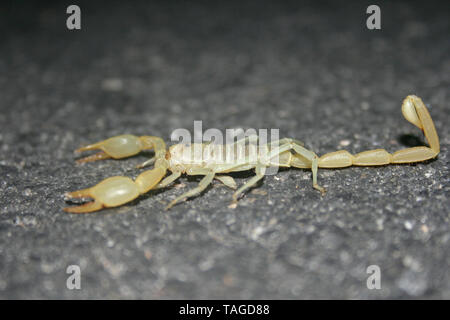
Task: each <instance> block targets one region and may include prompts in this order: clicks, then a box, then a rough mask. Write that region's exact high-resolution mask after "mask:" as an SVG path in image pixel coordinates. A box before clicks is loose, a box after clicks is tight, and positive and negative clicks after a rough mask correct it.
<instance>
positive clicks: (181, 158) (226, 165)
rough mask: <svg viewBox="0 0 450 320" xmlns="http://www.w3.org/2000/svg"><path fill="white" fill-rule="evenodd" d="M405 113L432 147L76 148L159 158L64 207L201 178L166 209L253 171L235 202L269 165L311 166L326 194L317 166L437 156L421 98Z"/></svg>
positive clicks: (152, 142)
mask: <svg viewBox="0 0 450 320" xmlns="http://www.w3.org/2000/svg"><path fill="white" fill-rule="evenodd" d="M402 113H403V116H404V117H405V118H406V120H408V121H409V122H411V123H412V124H414V125H415V126H416V127H418V128H419V129H421V130H422V131H423V132H424V134H425V138H426V139H427V141H428V143H429V147H426V146H421V147H413V148H407V149H403V150H399V151H397V152H394V153H393V154H390V153H388V152H387V151H386V150H384V149H375V150H369V151H364V152H361V153H358V154H356V155H352V154H350V153H349V152H348V151H345V150H340V151H335V152H331V153H327V154H325V155H323V156H321V157H318V156H317V155H316V154H315V153H314V152H312V151H310V150H308V149H306V148H305V147H304V146H303V143H301V142H300V141H298V140H295V139H290V138H284V139H281V140H279V141H276V143H274V142H271V143H269V144H265V145H263V146H258V147H257V149H256V153H255V155H256V157H250V156H249V153H250V152H249V150H250V149H249V148H250V146H249V145H248V144H247V145H245V148H247V149H245V150H244V156H243V157H232V158H231V159H228V158H227V157H225V155H226V154H227V152H228V151H230V150H231V149H230V148H232V149H233V150H234V148H236V145H237V144H238V143H239V141H238V142H236V143H234V144H231V145H224V146H221V145H215V144H190V145H184V144H175V145H173V146H171V147H170V148H169V150H166V144H165V143H164V141H163V140H162V139H161V138H159V137H154V136H141V137H136V136H133V135H129V134H127V135H121V136H117V137H112V138H109V139H107V140H104V141H101V142H98V143H95V144H92V145H88V146H86V147H83V148H80V149H78V150H77V151H88V150H96V149H99V150H101V151H100V152H98V153H96V154H94V155H91V156H88V157H86V158H83V159H80V160H78V161H77V162H79V163H84V162H90V161H96V160H102V159H108V158H114V159H121V158H126V157H130V156H133V155H135V154H137V153H139V152H140V151H142V150H147V149H153V150H154V153H155V156H154V157H153V158H151V159H150V160H148V161H146V162H144V163H142V164H141V165H139V166H138V167H139V168H143V167H145V166H148V165H151V164H154V168H153V169H151V170H146V171H144V172H142V173H141V174H140V175H139V176H138V177H137V178H136V179H135V180H134V181H133V180H132V179H131V178H128V177H124V176H116V177H111V178H108V179H105V180H103V181H102V182H100V183H99V184H97V185H96V186H94V187H92V188H88V189H83V190H78V191H74V192H69V193H67V194H66V196H67V197H68V198H69V199H70V198H84V197H90V198H92V199H93V201H91V202H87V203H85V204H83V205H80V206H76V207H67V208H65V209H64V210H65V211H67V212H73V213H84V212H92V211H97V210H100V209H102V208H103V207H116V206H120V205H122V204H125V203H127V202H130V201H132V200H134V199H136V198H137V197H138V196H139V195H141V194H144V193H146V192H148V191H149V190H152V189H157V188H164V187H166V186H168V185H169V184H171V183H172V182H174V181H175V180H176V179H178V178H179V177H180V176H181V174H187V175H200V176H203V178H202V180H201V181H200V183H199V184H198V186H197V187H196V188H194V189H192V190H189V191H187V192H186V193H184V194H182V195H181V196H179V197H177V198H175V199H174V200H173V201H171V202H170V204H169V205H168V206H167V207H166V208H167V209H168V208H170V207H172V206H173V205H174V204H176V203H177V202H179V201H182V200H185V199H187V198H189V197H192V196H195V195H198V194H199V193H201V192H202V191H203V190H205V189H206V187H207V186H208V185H209V184H210V183H211V181H212V180H213V179H217V180H219V181H221V182H222V183H223V184H225V185H226V186H228V187H230V188H232V189H237V187H236V182H235V181H234V179H233V178H232V177H231V176H229V175H226V173H230V172H236V171H244V170H250V169H255V173H256V175H255V176H254V177H252V178H251V179H250V180H248V181H247V182H246V183H245V184H244V185H243V186H242V187H240V188H239V189H238V190H237V191H235V192H234V194H233V202H236V201H237V200H238V198H239V196H240V195H241V194H242V193H243V192H244V191H246V190H247V189H249V188H250V187H252V186H254V185H255V184H256V183H257V182H258V181H259V180H261V179H262V178H263V177H264V174H265V172H266V169H267V168H268V167H271V166H279V167H296V168H306V169H311V170H312V178H313V187H314V188H315V189H317V190H319V191H320V192H321V193H322V194H324V193H325V189H324V188H322V187H320V186H319V185H318V183H317V169H318V168H319V167H320V168H342V167H349V166H352V165H355V166H379V165H386V164H390V163H413V162H420V161H425V160H428V159H432V158H434V157H436V156H437V155H438V154H439V151H440V147H439V138H438V135H437V133H436V129H435V127H434V123H433V120H432V119H431V117H430V114H429V113H428V110H427V108H426V106H425V105H424V103H423V102H422V100H421V99H420V98H419V97H417V96H413V95H411V96H408V97H406V98H405V100H404V101H403V104H402ZM205 153H206V154H207V155H208V157H207V160H205ZM224 159H225V160H224ZM219 160H220V161H219ZM167 170H169V171H171V174H170V175H169V176H167V177H166V178H164V177H165V175H166V173H167ZM163 178H164V179H163Z"/></svg>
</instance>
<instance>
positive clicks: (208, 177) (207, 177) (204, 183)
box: [166, 169, 215, 210]
mask: <svg viewBox="0 0 450 320" xmlns="http://www.w3.org/2000/svg"><path fill="white" fill-rule="evenodd" d="M186 173H187V174H188V175H204V177H203V179H202V180H201V181H200V183H199V184H198V186H197V187H196V188H194V189H191V190H189V191H187V192H185V193H183V194H182V195H181V196H179V197H177V198H175V199H174V200H172V201H171V202H170V203H169V205H168V206H167V207H166V210H168V209H170V208H172V207H173V206H174V205H175V204H176V203H178V202H180V201H182V200H186V199H187V198H190V197H193V196H195V195H198V194H199V193H201V192H202V191H203V190H205V189H206V187H208V185H209V184H210V183H211V181H212V180H213V179H214V175H215V172H214V171H212V170H210V169H189V170H187V171H186Z"/></svg>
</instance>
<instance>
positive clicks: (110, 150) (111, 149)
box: [76, 134, 148, 163]
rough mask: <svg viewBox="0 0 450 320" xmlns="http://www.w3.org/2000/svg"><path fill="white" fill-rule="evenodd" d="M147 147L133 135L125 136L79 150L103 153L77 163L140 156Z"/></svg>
mask: <svg viewBox="0 0 450 320" xmlns="http://www.w3.org/2000/svg"><path fill="white" fill-rule="evenodd" d="M147 147H148V146H146V145H145V144H144V143H143V142H142V139H141V138H139V137H136V136H133V135H131V134H123V135H120V136H116V137H112V138H109V139H106V140H103V141H100V142H97V143H93V144H90V145H87V146H85V147H81V148H79V149H77V150H76V152H83V151H91V150H101V152H99V153H97V154H94V155H91V156H88V157H86V158H82V159H79V160H78V161H77V162H78V163H84V162H90V161H96V160H103V159H108V158H114V159H121V158H126V157H130V156H133V155H135V154H138V153H139V152H140V151H141V150H143V149H145V148H147Z"/></svg>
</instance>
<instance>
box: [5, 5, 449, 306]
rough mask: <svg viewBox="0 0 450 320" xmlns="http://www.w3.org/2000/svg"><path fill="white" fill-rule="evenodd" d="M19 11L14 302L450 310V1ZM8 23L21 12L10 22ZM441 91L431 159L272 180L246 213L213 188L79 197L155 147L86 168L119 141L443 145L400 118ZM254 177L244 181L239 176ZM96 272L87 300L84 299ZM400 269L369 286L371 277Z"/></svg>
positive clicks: (9, 105) (8, 251) (9, 136)
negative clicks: (301, 302) (266, 133)
mask: <svg viewBox="0 0 450 320" xmlns="http://www.w3.org/2000/svg"><path fill="white" fill-rule="evenodd" d="M69 4H70V2H65V1H58V2H56V1H53V2H44V3H40V4H39V6H38V5H37V4H36V2H26V1H14V2H13V1H8V2H7V3H3V4H2V5H1V8H2V10H1V13H0V17H1V18H0V20H1V22H0V29H1V31H0V36H1V39H2V40H1V41H0V92H1V99H0V110H1V113H0V128H1V129H0V177H1V179H0V298H3V299H15V298H26V299H28V298H33V299H34V298H56V299H74V298H77V299H78V298H81V299H86V298H107V299H110V298H125V299H132V298H149V299H170V298H175V299H178V298H191V299H207V298H219V299H220V298H225V299H228V298H237V299H240V298H245V299H247V298H248V299H256V298H263V299H266V298H273V299H281V298H283V299H311V298H326V299H328V298H331V299H334V298H344V299H349V298H351V299H353V298H361V299H378V298H382V299H383V298H389V299H390V298H401V299H403V298H446V299H450V271H449V264H450V216H449V211H450V210H449V208H450V200H449V191H450V184H449V167H450V162H449V145H450V126H449V125H448V124H449V120H450V117H449V111H450V108H449V99H450V95H449V87H450V41H449V34H450V16H449V14H448V12H449V11H448V3H445V2H444V1H443V2H434V1H426V2H425V1H423V2H422V3H415V4H412V3H411V2H410V1H403V2H401V1H399V2H396V3H394V4H393V3H390V2H383V1H377V4H378V5H379V6H380V7H381V11H382V13H381V15H382V29H381V30H373V31H371V30H368V29H367V28H366V18H367V17H368V15H367V14H366V13H365V12H366V8H367V6H368V5H369V4H372V3H370V2H366V1H358V2H356V1H355V2H347V1H341V2H330V3H326V2H320V3H315V2H313V1H311V2H302V3H301V4H299V3H298V2H297V1H292V2H284V3H283V5H281V4H280V3H275V2H262V1H249V2H245V4H240V3H239V2H237V1H236V2H234V1H224V2H222V3H220V4H219V3H215V5H214V6H213V5H211V4H210V3H209V2H207V1H204V2H199V3H194V2H189V4H188V3H185V2H180V3H172V4H167V3H165V2H163V1H161V2H138V1H136V2H134V1H133V2H127V3H125V2H122V3H121V2H109V3H108V4H106V3H100V2H97V1H95V4H93V3H92V2H91V3H89V2H83V1H78V4H79V5H80V7H81V10H82V29H81V30H80V31H68V30H67V29H66V26H65V25H66V22H65V20H66V17H67V15H66V13H65V8H66V7H67V5H69ZM3 15H5V16H4V17H3ZM408 94H416V95H418V96H420V97H422V98H423V100H424V102H425V103H426V104H427V106H429V108H430V113H431V115H432V117H433V118H434V120H435V125H436V128H437V131H438V133H439V136H440V139H441V153H440V154H439V157H438V158H437V159H435V160H432V161H428V162H426V163H419V164H415V165H393V166H383V167H375V168H362V167H352V168H346V169H340V170H326V169H323V170H319V182H320V183H321V184H322V185H323V186H325V187H326V188H327V190H328V192H327V193H326V195H325V196H324V197H321V196H320V193H318V192H317V191H315V190H314V189H313V188H312V182H311V173H310V171H307V170H299V169H296V170H295V169H293V170H283V171H281V172H279V173H278V174H277V175H276V176H267V177H265V179H264V180H263V182H262V183H260V184H259V185H258V187H257V188H254V189H253V190H252V191H250V192H249V193H247V194H246V195H245V196H244V197H243V198H242V199H241V200H240V201H239V205H238V206H237V207H236V208H234V209H232V208H229V207H228V205H229V204H230V201H231V195H232V191H231V190H230V189H227V188H226V187H224V186H222V185H221V184H220V183H219V182H218V181H215V182H214V183H213V184H212V186H211V187H209V188H208V189H207V190H206V191H205V192H204V193H203V194H202V195H201V196H198V197H196V198H193V199H191V200H189V201H186V202H184V203H181V204H179V205H177V206H175V207H173V208H172V209H171V210H169V211H164V207H165V205H166V204H167V203H168V202H169V201H170V200H172V199H174V198H175V197H176V196H177V195H180V194H181V193H183V192H184V191H185V190H187V189H188V188H193V187H194V186H195V185H196V184H197V183H198V181H199V179H198V178H197V177H189V178H187V177H182V178H180V179H179V180H178V182H177V183H176V184H175V185H174V186H173V187H171V188H168V189H166V190H162V191H153V192H149V193H148V194H147V195H145V196H142V197H140V198H139V199H137V200H135V201H133V202H131V203H129V204H127V205H124V206H122V207H119V208H114V209H107V210H103V211H101V212H98V213H95V214H90V215H72V214H67V213H65V212H63V211H62V209H63V207H65V206H66V205H69V204H67V203H65V201H64V197H63V194H64V192H66V191H72V190H76V189H81V188H85V187H89V186H92V185H94V184H96V183H97V182H99V181H101V180H103V179H105V178H107V177H109V176H114V175H127V176H131V177H135V176H136V175H137V174H138V172H139V170H137V169H134V166H135V165H136V164H138V163H140V162H142V161H144V160H145V159H147V157H148V156H149V155H150V154H149V153H148V154H142V155H139V156H136V157H132V158H130V159H127V160H106V161H101V162H96V163H89V164H86V165H82V166H81V165H76V164H75V159H77V157H79V156H78V155H76V154H74V152H73V150H74V149H76V148H78V147H79V146H81V145H83V144H87V143H90V142H95V141H98V140H103V139H105V138H108V137H110V136H114V135H118V134H122V133H132V134H136V135H144V134H150V135H156V136H160V137H163V138H164V139H165V140H166V141H170V134H171V132H172V131H173V130H174V129H177V128H187V129H189V130H193V121H194V120H202V121H203V129H204V130H206V129H207V128H218V129H221V130H225V129H226V128H237V127H242V128H256V129H259V128H279V129H280V134H281V136H287V137H293V138H298V139H300V140H302V141H304V142H305V144H306V146H307V147H308V148H310V149H311V150H314V151H315V152H316V153H317V154H319V155H321V154H324V153H326V152H331V151H334V150H337V149H347V150H349V151H350V152H352V153H357V152H360V151H364V150H367V149H374V148H385V149H387V150H388V151H389V152H393V151H395V150H398V149H401V148H405V147H408V146H414V145H417V144H422V143H424V139H423V137H422V134H421V133H420V131H419V130H417V128H415V127H414V126H412V125H411V124H409V123H408V122H407V121H406V120H405V119H404V118H403V117H402V115H401V111H400V106H401V102H402V100H403V98H405V97H406V96H407V95H408ZM252 175H253V173H252V172H248V173H242V174H236V175H235V177H236V180H237V182H238V184H242V183H244V181H246V180H247V179H248V178H249V177H251V176H252ZM69 265H79V266H80V268H81V290H68V289H67V288H66V279H67V277H68V274H66V268H67V267H68V266H69ZM369 265H378V266H379V267H380V269H381V289H380V290H369V289H368V288H367V287H366V279H367V277H368V276H369V275H368V274H367V273H366V268H367V267H368V266H369Z"/></svg>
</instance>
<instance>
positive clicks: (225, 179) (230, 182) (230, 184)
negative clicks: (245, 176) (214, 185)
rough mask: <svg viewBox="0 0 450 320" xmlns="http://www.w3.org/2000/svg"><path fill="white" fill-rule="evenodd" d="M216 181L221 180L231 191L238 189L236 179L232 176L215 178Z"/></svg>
mask: <svg viewBox="0 0 450 320" xmlns="http://www.w3.org/2000/svg"><path fill="white" fill-rule="evenodd" d="M214 179H217V180H219V181H220V182H222V183H223V184H224V185H226V186H227V187H228V188H230V189H236V188H237V185H236V181H234V179H233V178H232V177H230V176H215V177H214Z"/></svg>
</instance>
